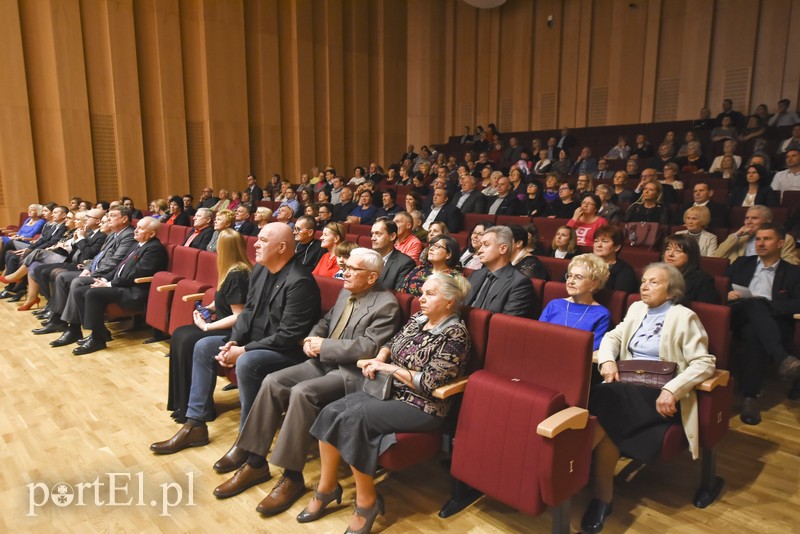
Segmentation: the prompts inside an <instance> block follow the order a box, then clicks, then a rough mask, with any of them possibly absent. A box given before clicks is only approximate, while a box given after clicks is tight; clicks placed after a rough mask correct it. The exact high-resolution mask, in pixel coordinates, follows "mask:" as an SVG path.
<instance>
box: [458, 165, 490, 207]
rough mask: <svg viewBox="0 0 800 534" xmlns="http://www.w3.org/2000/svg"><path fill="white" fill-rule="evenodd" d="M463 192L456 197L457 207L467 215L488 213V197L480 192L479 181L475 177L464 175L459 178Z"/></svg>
mask: <svg viewBox="0 0 800 534" xmlns="http://www.w3.org/2000/svg"><path fill="white" fill-rule="evenodd" d="M458 183H459V184H460V185H461V190H460V191H459V192H458V193H457V194H456V195H455V197H454V198H453V201H454V202H455V205H456V207H457V208H458V209H459V210H460V211H461V213H462V214H465V213H486V203H487V201H488V199H487V198H486V195H484V194H482V193H481V192H480V191H478V189H477V186H478V181H477V180H476V179H475V177H474V176H472V175H471V174H468V173H464V174H462V175H461V176H459V178H458Z"/></svg>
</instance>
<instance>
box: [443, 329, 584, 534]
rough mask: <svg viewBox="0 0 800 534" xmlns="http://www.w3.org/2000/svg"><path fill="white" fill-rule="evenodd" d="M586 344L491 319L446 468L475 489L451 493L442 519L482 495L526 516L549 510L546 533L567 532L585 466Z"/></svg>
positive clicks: (566, 334)
mask: <svg viewBox="0 0 800 534" xmlns="http://www.w3.org/2000/svg"><path fill="white" fill-rule="evenodd" d="M592 340H593V336H592V334H591V332H585V331H583V330H576V329H573V328H567V327H565V326H559V325H553V324H547V323H542V322H539V321H533V320H530V319H524V318H519V317H511V316H506V315H501V314H497V315H494V316H492V320H491V322H490V325H489V344H488V347H487V350H486V361H485V365H484V368H483V370H480V371H477V372H475V373H473V374H472V375H471V376H470V377H469V382H468V383H467V386H466V390H465V391H464V400H463V402H462V405H461V412H460V414H459V418H458V426H457V428H456V436H455V440H454V446H453V460H452V465H451V474H452V475H453V477H454V478H455V479H457V480H458V481H460V482H461V483H462V487H464V486H463V485H468V486H471V487H472V488H474V490H471V491H469V490H465V491H463V492H458V491H456V492H454V496H453V498H452V499H451V500H450V501H449V502H448V503H447V504H446V505H445V507H444V508H443V509H442V511H441V512H440V513H439V515H440V516H442V517H447V516H449V515H452V514H453V513H456V512H458V511H459V510H461V509H463V508H464V507H465V506H467V505H468V504H469V503H470V502H472V501H473V500H474V499H475V498H477V497H478V496H479V495H480V493H484V494H486V495H487V496H488V497H491V498H493V499H497V500H499V501H501V502H503V503H505V504H507V505H509V506H511V507H513V508H516V509H518V510H520V511H523V512H525V513H529V514H534V515H538V514H541V513H542V512H544V511H545V509H546V508H547V507H548V506H550V507H554V508H555V510H554V520H553V530H554V531H568V529H569V501H570V497H571V496H572V495H573V494H574V493H575V492H577V491H578V490H579V489H580V488H582V487H583V486H584V485H585V484H586V482H587V481H588V480H589V470H590V465H591V453H592V451H591V446H592V435H593V433H594V426H595V421H594V419H593V418H590V417H589V412H588V411H587V410H586V405H587V402H588V397H589V373H590V366H591V363H592ZM478 492H480V493H478Z"/></svg>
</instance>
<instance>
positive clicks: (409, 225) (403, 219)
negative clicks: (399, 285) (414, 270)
mask: <svg viewBox="0 0 800 534" xmlns="http://www.w3.org/2000/svg"><path fill="white" fill-rule="evenodd" d="M393 220H394V223H395V224H396V225H397V241H395V243H394V248H396V249H397V250H399V251H400V252H402V253H403V254H405V255H406V256H408V257H409V258H411V259H412V260H414V262H416V263H417V264H419V256H420V254H421V253H422V248H423V245H422V241H420V240H419V238H418V237H417V236H415V235H414V234H413V229H414V218H413V217H412V216H411V214H410V213H408V212H407V211H399V212H397V213H395V215H394V219H393Z"/></svg>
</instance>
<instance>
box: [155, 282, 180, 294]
mask: <svg viewBox="0 0 800 534" xmlns="http://www.w3.org/2000/svg"><path fill="white" fill-rule="evenodd" d="M176 287H178V284H166V285H163V286H158V287H157V288H156V291H159V292H161V293H167V292H169V291H175V288H176Z"/></svg>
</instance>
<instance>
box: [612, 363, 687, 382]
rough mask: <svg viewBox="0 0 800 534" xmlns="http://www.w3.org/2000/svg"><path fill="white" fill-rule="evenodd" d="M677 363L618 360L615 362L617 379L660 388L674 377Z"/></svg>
mask: <svg viewBox="0 0 800 534" xmlns="http://www.w3.org/2000/svg"><path fill="white" fill-rule="evenodd" d="M677 368H678V364H676V363H675V362H664V361H661V360H641V359H639V360H620V361H618V362H617V371H618V372H619V381H620V382H622V383H624V384H633V385H635V386H644V387H646V388H654V389H661V388H663V387H664V386H665V385H666V384H667V382H669V381H670V380H672V379H673V378H675V371H676V370H677Z"/></svg>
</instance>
